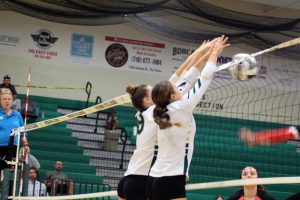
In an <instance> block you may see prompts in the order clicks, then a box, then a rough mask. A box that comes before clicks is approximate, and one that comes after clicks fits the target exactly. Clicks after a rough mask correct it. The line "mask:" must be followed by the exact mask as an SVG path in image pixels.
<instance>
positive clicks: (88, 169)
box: [39, 160, 96, 175]
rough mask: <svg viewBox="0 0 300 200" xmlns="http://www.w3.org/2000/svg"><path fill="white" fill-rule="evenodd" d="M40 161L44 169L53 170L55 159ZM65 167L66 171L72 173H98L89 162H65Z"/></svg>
mask: <svg viewBox="0 0 300 200" xmlns="http://www.w3.org/2000/svg"><path fill="white" fill-rule="evenodd" d="M39 162H40V164H41V168H42V169H44V170H46V169H47V170H49V171H51V170H53V166H54V163H55V161H49V160H39ZM63 169H64V171H66V172H72V173H83V174H93V175H95V174H96V167H95V166H90V165H89V164H81V163H70V162H63Z"/></svg>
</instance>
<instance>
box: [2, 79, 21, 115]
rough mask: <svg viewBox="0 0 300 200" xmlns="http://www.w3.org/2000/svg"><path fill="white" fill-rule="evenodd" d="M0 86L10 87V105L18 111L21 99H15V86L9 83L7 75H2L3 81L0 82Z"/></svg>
mask: <svg viewBox="0 0 300 200" xmlns="http://www.w3.org/2000/svg"><path fill="white" fill-rule="evenodd" d="M0 88H7V89H10V91H11V92H12V95H13V103H12V106H13V108H14V109H15V110H17V111H18V112H20V111H21V100H20V99H17V90H16V88H15V86H14V85H12V84H11V81H10V76H9V75H5V76H4V77H3V83H2V84H0Z"/></svg>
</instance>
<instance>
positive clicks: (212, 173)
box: [11, 54, 300, 200]
mask: <svg viewBox="0 0 300 200" xmlns="http://www.w3.org/2000/svg"><path fill="white" fill-rule="evenodd" d="M256 60H257V62H258V65H259V72H258V74H257V76H256V77H255V78H252V79H250V80H248V81H238V80H235V79H233V78H232V77H231V76H230V74H229V72H228V71H227V70H220V71H218V72H217V73H216V74H215V77H214V80H213V82H212V83H211V85H210V87H209V88H208V90H207V92H206V93H205V95H204V96H203V98H202V99H201V101H200V102H199V104H198V106H197V107H196V109H195V111H194V117H195V121H196V125H197V128H196V131H197V132H196V136H195V144H194V154H193V158H192V163H191V166H190V169H189V182H188V185H187V187H186V188H187V193H188V199H203V200H205V199H212V198H213V197H214V196H216V195H217V194H222V195H223V196H224V197H225V198H226V197H229V196H230V194H232V193H233V192H235V191H237V190H238V189H239V188H240V186H242V185H247V184H264V185H266V188H267V189H268V190H269V191H270V192H271V194H273V196H275V197H277V198H278V199H284V198H286V197H288V196H289V195H291V194H293V193H295V192H297V191H299V187H300V185H297V184H296V185H295V183H298V184H299V183H300V177H299V176H300V154H299V152H298V151H299V146H300V143H299V141H297V140H290V141H287V142H284V143H280V144H276V145H270V144H268V143H267V142H266V143H265V144H260V145H252V146H249V145H247V144H245V142H244V141H241V140H240V138H239V131H240V129H241V128H248V129H250V130H252V131H260V130H266V129H278V128H283V127H289V126H292V125H294V126H299V124H300V114H299V113H300V112H299V111H300V108H299V102H300V88H299V85H300V69H299V66H300V62H299V61H297V60H295V61H294V60H285V59H282V58H278V57H274V56H270V55H268V54H264V55H261V56H257V57H256ZM129 102H130V97H129V96H128V95H122V96H119V97H116V98H114V99H111V100H108V101H105V102H103V103H100V104H98V105H95V106H92V107H89V108H87V109H83V110H74V109H71V108H67V109H66V108H58V107H59V105H54V106H53V105H52V104H50V103H49V104H47V105H43V106H44V108H43V110H44V111H45V116H43V118H42V117H41V118H38V119H37V121H36V122H34V123H31V124H28V125H27V126H25V127H21V128H20V129H18V130H16V132H15V133H18V132H22V131H26V132H27V135H28V139H29V142H30V147H31V152H32V155H34V156H35V157H36V158H37V159H38V160H39V161H40V164H41V168H40V170H39V174H40V179H41V181H43V180H44V178H45V177H46V174H47V171H52V170H53V165H54V163H55V161H56V160H61V161H63V163H64V172H65V173H66V175H67V177H68V179H69V180H73V181H74V182H75V186H74V190H73V193H72V194H67V195H65V196H61V197H39V199H43V198H44V199H116V191H115V190H116V188H117V184H118V182H119V180H120V178H121V177H122V176H123V174H124V172H125V170H126V168H127V165H128V162H129V159H130V157H131V155H132V153H133V151H134V149H135V143H136V131H135V126H136V121H135V117H134V116H135V110H134V109H133V108H132V107H130V106H125V105H124V104H127V103H129ZM38 103H39V102H38ZM41 104H42V102H41ZM46 108H47V109H46ZM111 108H113V109H114V110H115V111H116V114H117V117H118V127H114V128H113V129H110V128H108V127H107V119H108V114H109V113H110V111H111V110H109V109H111ZM57 111H58V112H59V113H57ZM246 166H253V167H255V168H256V169H257V171H258V173H259V176H260V178H259V179H253V180H240V177H241V171H242V169H243V168H244V167H246ZM96 186H101V187H98V188H97V187H96ZM106 186H107V187H106ZM99 188H100V189H99ZM16 196H18V195H16ZM16 196H15V197H14V199H34V197H16ZM11 198H12V197H11Z"/></svg>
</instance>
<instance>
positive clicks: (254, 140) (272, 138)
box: [239, 126, 300, 146]
mask: <svg viewBox="0 0 300 200" xmlns="http://www.w3.org/2000/svg"><path fill="white" fill-rule="evenodd" d="M299 133H300V126H290V127H287V128H279V129H270V130H263V131H257V132H252V131H251V130H250V129H248V128H242V129H241V130H240V133H239V136H240V139H241V140H242V141H244V142H245V143H246V144H247V145H249V146H252V145H265V144H267V145H272V144H278V143H283V142H286V141H288V140H294V139H295V140H297V139H299V138H300V135H299Z"/></svg>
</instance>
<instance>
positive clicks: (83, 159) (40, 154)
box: [32, 150, 90, 164]
mask: <svg viewBox="0 0 300 200" xmlns="http://www.w3.org/2000/svg"><path fill="white" fill-rule="evenodd" d="M32 155H34V156H35V157H36V158H37V159H38V160H40V159H42V160H53V161H55V160H62V161H63V162H71V163H82V164H84V163H86V164H89V162H90V159H89V157H88V156H84V155H82V154H74V153H63V152H52V150H49V151H41V150H32Z"/></svg>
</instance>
